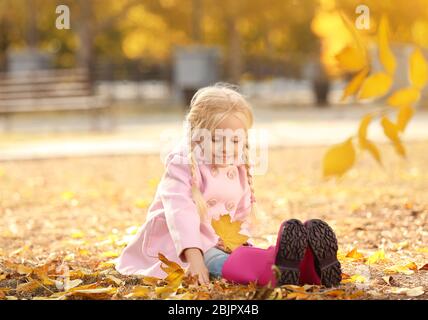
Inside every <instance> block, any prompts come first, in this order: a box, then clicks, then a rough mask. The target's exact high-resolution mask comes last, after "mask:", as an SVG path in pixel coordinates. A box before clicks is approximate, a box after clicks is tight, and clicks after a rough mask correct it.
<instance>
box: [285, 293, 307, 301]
mask: <svg viewBox="0 0 428 320" xmlns="http://www.w3.org/2000/svg"><path fill="white" fill-rule="evenodd" d="M286 298H287V299H295V300H306V299H308V298H309V294H307V293H301V292H290V293H289V294H287V296H286Z"/></svg>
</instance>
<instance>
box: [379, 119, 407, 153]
mask: <svg viewBox="0 0 428 320" xmlns="http://www.w3.org/2000/svg"><path fill="white" fill-rule="evenodd" d="M381 125H382V127H383V132H384V133H385V135H386V136H387V137H388V138H389V139H390V140H391V141H392V143H393V145H394V147H395V150H396V151H397V153H398V154H399V155H401V156H402V157H405V156H406V150H405V149H404V146H403V144H402V143H401V140H400V137H399V135H398V132H399V130H398V128H397V126H396V125H395V124H394V123H392V122H391V121H390V120H389V119H388V118H387V117H382V120H381Z"/></svg>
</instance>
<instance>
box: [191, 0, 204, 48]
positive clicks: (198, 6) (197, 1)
mask: <svg viewBox="0 0 428 320" xmlns="http://www.w3.org/2000/svg"><path fill="white" fill-rule="evenodd" d="M202 15H203V8H202V0H193V2H192V38H193V41H194V42H195V43H200V42H202V40H203V39H202Z"/></svg>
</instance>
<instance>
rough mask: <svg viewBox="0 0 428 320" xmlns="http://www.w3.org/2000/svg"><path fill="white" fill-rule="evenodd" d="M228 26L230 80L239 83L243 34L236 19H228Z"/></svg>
mask: <svg viewBox="0 0 428 320" xmlns="http://www.w3.org/2000/svg"><path fill="white" fill-rule="evenodd" d="M227 26H228V35H229V57H228V62H229V63H228V78H229V81H230V82H232V83H235V84H238V83H239V79H240V78H241V74H242V49H241V35H240V34H239V30H238V28H237V25H236V20H235V19H233V18H232V19H228V23H227Z"/></svg>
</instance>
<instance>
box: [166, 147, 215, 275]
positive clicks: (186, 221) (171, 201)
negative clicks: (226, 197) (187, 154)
mask: <svg viewBox="0 0 428 320" xmlns="http://www.w3.org/2000/svg"><path fill="white" fill-rule="evenodd" d="M186 161H187V159H185V158H184V157H183V156H181V155H178V154H177V155H174V157H173V158H172V159H171V161H170V162H169V163H168V165H167V168H166V173H165V175H164V177H163V179H162V182H161V184H160V188H159V194H160V197H161V199H162V203H163V205H164V209H165V218H166V222H167V225H168V230H169V232H170V234H171V237H172V239H173V242H174V246H175V249H176V252H177V256H178V257H179V259H180V260H181V261H182V262H185V263H189V269H188V272H189V273H191V274H192V275H198V280H199V282H200V283H207V282H208V281H209V276H208V275H209V274H208V270H207V268H206V266H205V263H204V258H203V249H202V240H201V234H200V223H201V219H200V215H199V213H198V211H197V208H196V205H195V203H194V201H193V199H192V193H191V174H190V168H189V165H188V164H187V162H186Z"/></svg>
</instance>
